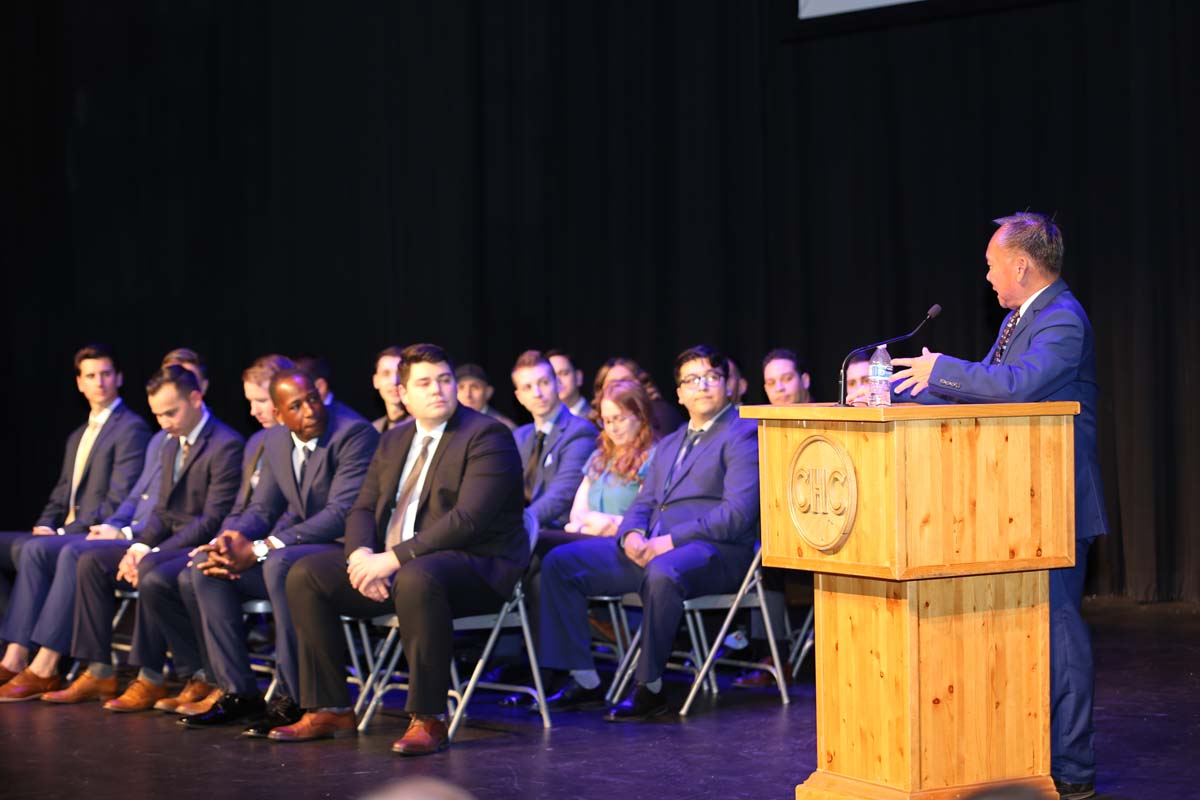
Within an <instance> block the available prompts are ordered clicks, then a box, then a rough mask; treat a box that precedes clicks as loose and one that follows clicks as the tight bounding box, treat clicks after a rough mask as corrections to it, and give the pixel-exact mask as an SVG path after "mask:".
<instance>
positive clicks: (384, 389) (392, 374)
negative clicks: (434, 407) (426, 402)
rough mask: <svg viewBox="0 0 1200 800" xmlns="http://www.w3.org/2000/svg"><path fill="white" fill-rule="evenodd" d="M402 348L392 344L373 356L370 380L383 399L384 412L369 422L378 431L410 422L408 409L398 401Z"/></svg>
mask: <svg viewBox="0 0 1200 800" xmlns="http://www.w3.org/2000/svg"><path fill="white" fill-rule="evenodd" d="M402 352H403V348H401V347H398V346H396V345H393V346H391V347H386V348H384V349H383V350H381V351H379V355H377V356H375V374H374V376H372V381H373V383H374V385H375V391H377V392H379V396H380V397H381V398H382V399H383V407H384V414H383V416H382V417H380V418H379V419H377V420H375V421H374V422H372V423H371V424H372V425H374V426H375V430H377V431H379V432H380V433H387V432H388V431H389V430H391V429H392V428H394V427H396V426H397V425H403V424H404V423H405V422H411V421H412V418H411V417H409V416H408V411H407V410H406V409H405V408H404V404H403V403H401V402H400V381H399V379H398V377H397V375H398V373H399V366H400V353H402Z"/></svg>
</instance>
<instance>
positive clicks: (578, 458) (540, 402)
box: [512, 350, 596, 530]
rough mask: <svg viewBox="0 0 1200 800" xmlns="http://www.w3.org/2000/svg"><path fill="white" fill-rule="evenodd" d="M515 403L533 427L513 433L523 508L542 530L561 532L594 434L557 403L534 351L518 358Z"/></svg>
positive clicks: (553, 381) (553, 383) (548, 369)
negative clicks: (521, 472)
mask: <svg viewBox="0 0 1200 800" xmlns="http://www.w3.org/2000/svg"><path fill="white" fill-rule="evenodd" d="M512 382H513V387H514V388H515V392H516V395H517V401H518V402H519V403H520V404H521V405H522V406H524V407H525V410H526V411H528V412H529V413H530V415H531V416H532V417H533V422H530V423H528V424H527V425H522V426H521V427H519V428H517V430H516V431H514V433H513V435H514V436H515V437H516V440H517V448H518V449H519V450H520V452H521V461H522V463H523V464H524V465H525V473H524V475H525V502H526V503H527V504H528V505H529V510H530V511H532V512H533V515H534V516H535V517H536V518H537V521H538V525H539V526H540V527H542V528H557V529H559V530H561V529H562V528H563V526H565V525H566V524H567V521H568V519H569V518H570V513H571V502H572V500H574V498H575V491H576V490H577V489H578V488H579V484H580V482H581V481H582V480H583V466H584V464H586V463H587V459H588V455H589V454H590V453H591V452H592V448H593V446H594V443H595V440H596V428H595V427H594V426H593V425H592V423H590V422H588V421H587V420H586V419H582V418H580V417H576V416H575V415H573V414H572V413H571V412H570V411H568V410H567V407H566V406H565V405H564V404H563V402H562V400H560V399H559V397H558V378H557V377H556V376H555V374H554V367H553V366H552V365H551V364H550V361H549V359H547V358H546V357H545V356H544V355H542V354H541V353H540V352H539V351H537V350H526V351H525V352H524V353H522V354H521V355H520V356H518V357H517V362H516V363H515V364H514V365H513V370H512Z"/></svg>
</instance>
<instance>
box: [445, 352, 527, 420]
mask: <svg viewBox="0 0 1200 800" xmlns="http://www.w3.org/2000/svg"><path fill="white" fill-rule="evenodd" d="M454 378H455V380H456V381H458V402H459V403H461V404H462V405H464V406H466V407H467V408H469V409H471V410H473V411H478V412H479V413H480V414H486V415H488V416H489V417H491V418H492V419H494V420H496V421H498V422H499V423H500V424H502V425H503V426H504V427H506V428H508V429H509V430H510V431H515V430H516V429H517V423H515V422H513V421H512V420H511V419H509V418H508V417H506V416H504V415H503V414H501V413H500V412H499V411H497V410H496V409H494V408H492V406H491V405H490V404H491V401H492V394H493V393H494V392H495V391H496V390H495V389H494V388H493V387H492V384H491V383H490V382H489V381H488V376H487V373H486V372H484V371H483V367H481V366H479V365H478V364H459V365H458V369H456V370H455V371H454Z"/></svg>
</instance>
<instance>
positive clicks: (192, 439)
mask: <svg viewBox="0 0 1200 800" xmlns="http://www.w3.org/2000/svg"><path fill="white" fill-rule="evenodd" d="M210 416H212V415H211V414H209V413H208V407H207V406H205V408H204V416H202V417H200V421H199V422H197V423H196V427H194V428H192V430H191V432H190V433H188V435H187V436H184V437H183V438H184V439H187V443H188V445H189V446H190V445H193V444H195V443H196V437H198V436H199V435H200V431H202V430H204V426H205V425H206V424H207V423H208V418H209V417H210Z"/></svg>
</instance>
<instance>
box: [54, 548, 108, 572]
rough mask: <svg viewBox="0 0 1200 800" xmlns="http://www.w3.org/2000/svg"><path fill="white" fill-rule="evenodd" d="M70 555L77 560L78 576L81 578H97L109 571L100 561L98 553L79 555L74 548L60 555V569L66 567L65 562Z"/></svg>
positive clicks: (67, 549) (65, 550) (66, 549)
mask: <svg viewBox="0 0 1200 800" xmlns="http://www.w3.org/2000/svg"><path fill="white" fill-rule="evenodd" d="M68 554H72V556H73V557H74V558H75V559H77V563H76V565H75V570H76V575H78V576H79V577H80V578H85V579H86V578H95V577H96V576H98V575H103V574H104V573H106V572H107V571H108V570H107V569H105V567H104V565H103V564H101V563H100V559H99V558H97V557H96V555H97V554H96V553H93V552H87V553H79V552H75V551H74V548H71V547H68V548H65V549H64V550H63V551H62V554H61V555H59V557H58V565H59V567H60V568H61V567H64V566H66V565H65V564H64V563H63V561H64V559H65V558H67V556H68Z"/></svg>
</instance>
